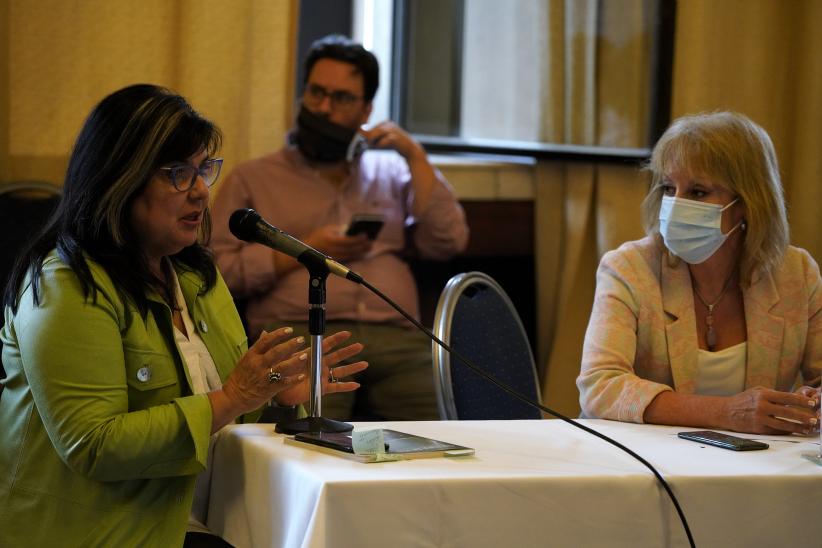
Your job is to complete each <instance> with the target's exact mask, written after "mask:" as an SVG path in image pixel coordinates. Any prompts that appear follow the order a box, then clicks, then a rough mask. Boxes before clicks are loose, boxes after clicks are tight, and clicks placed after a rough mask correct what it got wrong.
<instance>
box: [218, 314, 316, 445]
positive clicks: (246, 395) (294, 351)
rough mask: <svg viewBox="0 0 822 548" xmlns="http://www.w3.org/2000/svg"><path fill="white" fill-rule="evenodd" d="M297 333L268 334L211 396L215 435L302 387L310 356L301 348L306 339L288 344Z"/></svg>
mask: <svg viewBox="0 0 822 548" xmlns="http://www.w3.org/2000/svg"><path fill="white" fill-rule="evenodd" d="M293 332H294V330H293V329H291V328H290V327H283V328H282V329H277V330H276V331H272V332H271V333H266V332H265V331H264V332H263V333H262V335H260V338H259V339H257V342H255V343H254V345H253V346H252V347H251V348H249V349H248V352H246V353H245V354H244V355H243V357H242V358H240V361H239V362H238V363H237V365H236V367H235V368H234V371H232V372H231V375H229V377H228V378H227V379H226V381H225V383H223V387H222V389H221V390H214V391H213V392H209V394H208V397H209V399H210V400H211V407H212V421H211V425H212V432H216V431H217V430H219V429H220V428H222V427H223V426H225V425H226V424H228V423H230V422H231V421H233V420H234V419H235V418H237V417H239V416H240V415H242V414H243V413H248V412H249V411H253V410H255V409H258V408H259V407H261V406H262V405H263V404H264V403H266V402H267V401H269V400H271V398H273V397H274V396H275V395H276V394H277V393H279V392H282V391H284V390H288V389H289V388H291V387H293V386H295V385H297V384H298V383H300V382H301V381H302V380H303V379H304V378H305V376H306V372H307V371H306V364H307V363H308V353H307V352H306V351H305V349H302V350H301V348H302V347H303V346H304V345H305V338H304V337H295V338H292V339H288V340H286V337H288V336H289V335H291V334H292V333H293Z"/></svg>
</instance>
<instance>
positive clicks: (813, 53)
mask: <svg viewBox="0 0 822 548" xmlns="http://www.w3.org/2000/svg"><path fill="white" fill-rule="evenodd" d="M819 21H822V2H819V1H817V0H793V1H791V2H783V1H780V0H756V1H754V2H750V1H745V0H724V1H723V2H715V1H711V0H689V1H688V2H680V3H679V4H678V13H677V30H676V60H675V63H674V69H675V70H674V91H673V98H672V110H673V116H674V117H677V116H682V115H683V114H689V113H694V112H702V111H713V110H720V109H729V110H735V111H738V112H741V113H743V114H745V115H747V116H749V117H750V118H751V119H753V120H754V121H755V122H757V123H758V124H760V125H761V126H762V127H764V128H765V130H766V131H767V132H768V133H769V134H770V136H771V139H772V140H773V142H774V147H775V148H776V153H777V156H778V158H779V162H780V168H781V173H782V183H783V185H784V187H785V196H786V200H787V203H788V219H789V222H790V226H791V240H792V243H794V244H796V245H799V246H801V247H804V248H806V249H807V250H808V251H810V252H811V254H812V255H813V257H814V258H815V259H816V260H817V261H820V260H822V215H820V214H819V210H818V208H819V204H820V203H822V185H820V178H822V102H820V97H822V56H820V52H822V33H820V32H819V30H818V28H817V26H818V23H819Z"/></svg>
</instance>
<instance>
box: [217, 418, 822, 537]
mask: <svg viewBox="0 0 822 548" xmlns="http://www.w3.org/2000/svg"><path fill="white" fill-rule="evenodd" d="M582 422H583V423H584V424H586V425H588V426H590V427H593V428H595V429H597V430H599V431H601V432H603V433H605V434H607V435H610V436H612V437H614V438H616V439H617V440H619V441H621V442H622V443H624V444H625V445H627V446H628V447H630V448H631V449H633V450H634V451H636V452H638V453H639V454H640V455H642V456H643V457H645V458H646V459H647V460H648V461H650V462H651V464H653V465H654V466H656V468H657V469H658V470H659V471H660V473H661V474H662V475H663V476H664V477H665V478H666V480H667V481H668V482H669V484H670V485H671V487H672V489H673V491H674V493H675V494H676V496H677V497H678V499H679V502H680V504H681V505H682V507H683V510H684V512H685V515H686V517H687V518H688V521H689V524H690V526H691V531H692V533H693V535H694V538H695V540H696V544H697V546H722V547H730V546H822V519H820V517H819V512H820V511H822V467H820V466H817V465H815V464H813V463H811V462H809V461H807V460H805V459H804V458H802V457H801V454H802V453H804V452H807V453H818V452H819V443H818V442H819V438H818V437H814V438H796V437H793V438H792V437H784V436H747V437H752V438H756V439H764V440H766V441H767V442H768V443H769V444H770V445H771V448H770V449H768V450H766V451H750V452H733V451H728V450H725V449H719V448H714V447H709V446H702V445H700V444H698V443H695V442H692V441H686V440H682V439H679V438H677V437H676V432H679V431H682V430H688V428H683V427H663V426H653V425H635V424H626V423H618V422H611V421H603V420H585V421H582ZM355 426H357V427H358V428H360V427H361V428H374V427H383V428H393V429H395V430H400V431H404V432H409V433H413V434H419V435H423V436H427V437H430V438H435V439H440V440H444V441H449V442H453V443H457V444H460V445H466V446H469V447H473V448H475V449H476V455H475V456H473V457H467V458H458V459H447V458H436V459H420V460H407V461H400V462H388V463H379V464H362V463H358V462H354V461H350V460H346V459H343V458H339V457H335V456H332V455H327V454H324V453H320V452H317V451H312V450H309V449H303V448H301V447H295V446H292V445H286V444H284V443H283V437H284V436H282V435H280V434H276V433H275V432H274V430H273V427H272V426H271V425H243V426H232V427H228V428H226V429H224V430H223V432H222V433H221V435H220V436H219V438H218V440H217V444H216V448H215V452H214V467H215V468H214V478H213V482H212V489H211V497H210V503H209V513H208V526H209V527H210V528H211V529H212V530H213V531H215V532H216V533H218V534H221V535H222V536H223V537H224V538H225V539H226V540H227V541H229V542H231V543H232V544H234V545H235V546H237V547H238V548H245V547H252V546H253V547H259V546H272V547H279V546H283V547H289V548H290V547H324V546H328V547H337V546H339V547H369V546H374V547H388V546H399V547H405V546H448V547H462V546H466V547H467V546H470V547H475V546H495V547H496V546H632V547H633V546H687V539H686V537H685V534H684V531H683V529H682V526H681V524H680V522H679V519H678V518H677V515H676V512H675V510H674V507H673V505H672V504H671V502H670V500H669V499H668V497H667V495H666V494H665V492H664V491H663V489H662V488H661V486H660V485H659V484H658V482H657V480H656V479H655V478H654V477H653V475H652V474H651V473H650V471H649V470H648V469H647V468H645V467H644V466H643V465H642V464H640V463H639V462H637V461H636V460H634V459H633V458H632V457H630V456H628V455H627V454H625V453H624V452H622V451H620V450H618V449H617V448H615V447H613V446H612V445H609V444H607V443H605V442H604V441H601V440H599V439H597V438H594V437H592V436H591V435H589V434H587V433H585V432H582V431H580V430H578V429H575V428H573V427H572V426H570V425H568V424H565V423H563V422H561V421H556V420H542V421H465V422H460V421H443V422H403V423H396V422H395V423H362V424H357V425H355ZM691 430H693V429H691Z"/></svg>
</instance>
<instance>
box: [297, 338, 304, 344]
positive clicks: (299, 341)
mask: <svg viewBox="0 0 822 548" xmlns="http://www.w3.org/2000/svg"><path fill="white" fill-rule="evenodd" d="M297 342H298V343H300V344H302V343H304V342H305V337H297Z"/></svg>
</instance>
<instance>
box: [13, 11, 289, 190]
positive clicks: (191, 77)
mask: <svg viewBox="0 0 822 548" xmlns="http://www.w3.org/2000/svg"><path fill="white" fill-rule="evenodd" d="M296 4H297V2H296V0H241V1H235V2H222V1H218V0H142V1H140V2H111V1H108V0H84V1H83V2H64V1H62V0H38V1H37V2H30V1H27V0H10V1H3V2H0V181H15V180H25V179H39V180H47V181H52V182H55V183H62V180H63V176H64V171H65V167H66V164H67V160H68V155H69V153H70V151H71V147H72V145H73V142H74V139H75V137H76V135H77V132H78V131H79V129H80V126H81V125H82V123H83V120H84V119H85V116H87V115H88V113H89V112H90V110H91V108H92V107H93V106H94V105H95V104H96V103H97V102H98V101H99V100H100V99H102V98H103V97H104V96H105V95H107V94H109V93H110V92H112V91H115V90H117V89H119V88H121V87H124V86H126V85H129V84H133V83H139V82H148V83H154V84H159V85H163V86H166V87H169V88H171V89H173V90H175V91H177V92H179V93H180V94H182V95H183V96H185V97H186V98H187V99H188V100H189V101H190V102H191V104H192V105H193V106H194V108H196V109H197V110H199V111H200V112H202V113H203V114H204V115H205V116H207V117H208V118H210V119H211V120H213V121H214V122H215V123H216V124H217V125H218V126H220V128H221V129H222V130H223V134H224V144H223V151H222V154H223V156H224V157H225V160H226V165H225V166H224V168H223V169H225V170H230V169H231V167H232V166H233V165H234V164H236V162H238V161H241V160H244V159H247V158H250V157H253V156H257V155H260V154H263V153H265V152H268V151H270V150H273V149H274V148H276V147H278V146H279V145H280V144H282V141H283V136H284V133H285V131H286V129H287V127H288V126H289V124H290V120H291V111H292V108H293V107H292V103H293V91H292V90H293V89H294V86H293V74H294V70H293V69H294V67H293V61H292V59H293V57H294V50H295V43H296V40H295V33H296V15H297V7H296Z"/></svg>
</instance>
